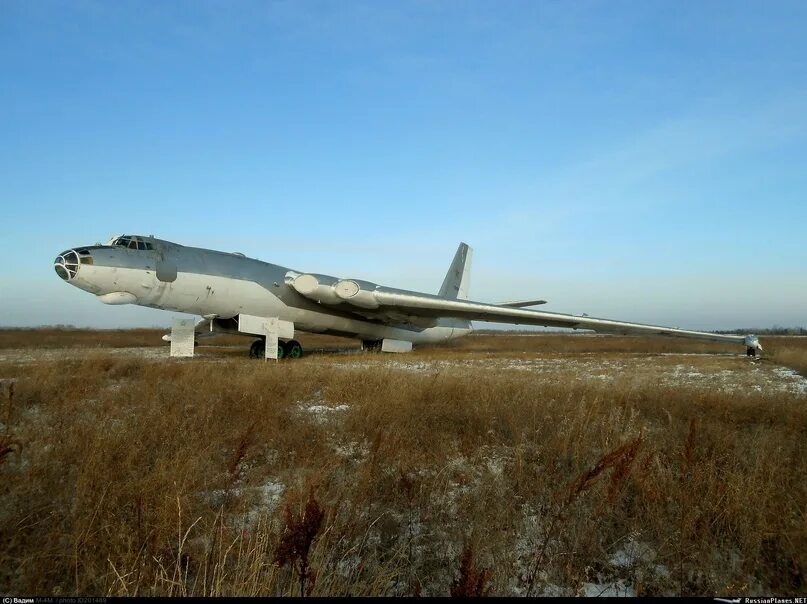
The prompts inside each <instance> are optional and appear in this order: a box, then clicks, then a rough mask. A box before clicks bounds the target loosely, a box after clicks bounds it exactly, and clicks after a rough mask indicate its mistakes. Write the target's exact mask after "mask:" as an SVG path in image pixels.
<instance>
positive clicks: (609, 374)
mask: <svg viewBox="0 0 807 604" xmlns="http://www.w3.org/2000/svg"><path fill="white" fill-rule="evenodd" d="M581 356H582V355H575V356H572V357H552V358H524V359H501V358H482V359H479V358H475V359H458V360H429V361H426V360H419V359H412V360H408V359H399V358H393V359H386V358H382V359H378V360H375V359H374V360H366V359H362V360H360V361H359V360H357V361H351V362H345V363H340V364H338V365H334V366H335V367H340V368H342V369H348V370H355V369H365V368H388V369H393V370H400V371H407V372H413V373H425V374H436V373H450V372H458V371H467V370H472V371H474V372H478V371H486V372H501V371H516V372H525V373H531V374H535V375H536V377H541V378H547V379H550V378H553V377H556V376H557V377H561V374H562V378H563V379H564V380H570V379H571V380H574V381H575V382H597V383H600V384H608V383H612V382H615V381H617V380H629V381H631V382H633V383H636V384H637V385H640V384H641V383H642V382H652V383H655V384H661V385H663V386H670V387H675V386H690V387H696V388H703V389H705V390H719V391H723V392H784V393H788V394H793V395H795V396H798V397H807V378H804V377H803V376H801V375H799V374H798V373H796V372H795V371H793V370H792V369H788V368H786V367H777V366H774V365H771V364H767V363H760V362H758V361H753V360H750V359H747V358H746V357H742V356H738V355H731V354H716V355H708V354H703V355H702V354H689V353H685V354H680V355H675V354H672V353H665V354H664V355H634V356H620V357H617V358H613V357H611V358H609V357H602V356H591V357H584V358H581ZM659 356H663V357H664V358H663V361H662V360H660V359H659V358H658V357H659ZM676 357H680V359H677V358H676ZM676 360H680V362H675V361H676Z"/></svg>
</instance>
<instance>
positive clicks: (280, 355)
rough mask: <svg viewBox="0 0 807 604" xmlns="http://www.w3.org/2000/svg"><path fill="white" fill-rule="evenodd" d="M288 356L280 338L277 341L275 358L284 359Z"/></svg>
mask: <svg viewBox="0 0 807 604" xmlns="http://www.w3.org/2000/svg"><path fill="white" fill-rule="evenodd" d="M287 356H288V353H287V350H286V344H285V343H284V342H281V341H280V340H278V341H277V360H278V361H279V360H281V359H285V358H286V357H287Z"/></svg>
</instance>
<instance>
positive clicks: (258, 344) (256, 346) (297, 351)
mask: <svg viewBox="0 0 807 604" xmlns="http://www.w3.org/2000/svg"><path fill="white" fill-rule="evenodd" d="M302 356H303V347H302V346H301V345H300V343H299V342H298V341H297V340H289V341H288V342H283V341H281V340H278V342H277V360H278V361H279V360H281V359H287V358H288V359H299V358H300V357H302ZM249 358H251V359H263V358H266V341H265V340H264V339H263V338H261V339H259V340H255V341H254V342H253V343H252V346H250V347H249Z"/></svg>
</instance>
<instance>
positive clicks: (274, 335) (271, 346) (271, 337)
mask: <svg viewBox="0 0 807 604" xmlns="http://www.w3.org/2000/svg"><path fill="white" fill-rule="evenodd" d="M278 323H279V320H278V319H277V317H272V318H271V319H265V320H264V322H263V332H264V333H265V334H266V347H265V348H264V354H265V355H266V358H267V359H274V360H277V340H278V336H279V335H280V332H279V331H278Z"/></svg>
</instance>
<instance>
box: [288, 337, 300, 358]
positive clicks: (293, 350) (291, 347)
mask: <svg viewBox="0 0 807 604" xmlns="http://www.w3.org/2000/svg"><path fill="white" fill-rule="evenodd" d="M301 356H303V347H302V346H301V345H300V343H299V342H298V341H297V340H289V341H288V342H286V357H288V358H290V359H299V358H300V357H301Z"/></svg>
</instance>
